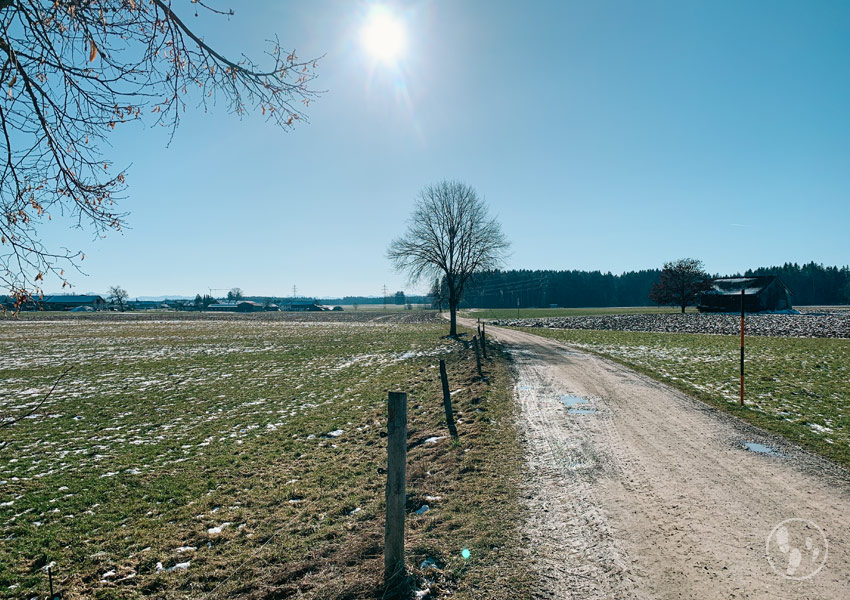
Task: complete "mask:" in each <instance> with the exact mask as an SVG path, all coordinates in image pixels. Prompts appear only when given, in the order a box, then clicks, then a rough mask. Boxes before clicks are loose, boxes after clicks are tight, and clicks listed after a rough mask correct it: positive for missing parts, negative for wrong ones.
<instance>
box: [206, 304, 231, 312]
mask: <svg viewBox="0 0 850 600" xmlns="http://www.w3.org/2000/svg"><path fill="white" fill-rule="evenodd" d="M207 310H211V311H213V312H236V302H217V303H215V304H210V305H209V306H208V307H207Z"/></svg>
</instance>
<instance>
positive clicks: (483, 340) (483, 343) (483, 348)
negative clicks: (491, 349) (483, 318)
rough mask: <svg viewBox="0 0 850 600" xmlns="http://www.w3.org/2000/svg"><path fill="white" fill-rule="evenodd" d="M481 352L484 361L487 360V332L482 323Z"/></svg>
mask: <svg viewBox="0 0 850 600" xmlns="http://www.w3.org/2000/svg"><path fill="white" fill-rule="evenodd" d="M481 351H482V352H483V353H484V360H487V332H486V325H485V324H484V323H481Z"/></svg>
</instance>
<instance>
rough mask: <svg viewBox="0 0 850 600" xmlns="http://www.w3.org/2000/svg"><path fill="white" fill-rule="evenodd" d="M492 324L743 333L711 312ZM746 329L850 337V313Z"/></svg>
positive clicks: (761, 320)
mask: <svg viewBox="0 0 850 600" xmlns="http://www.w3.org/2000/svg"><path fill="white" fill-rule="evenodd" d="M490 323H491V324H493V325H504V326H510V327H548V328H551V329H596V330H608V331H657V332H667V333H710V334H719V335H736V334H738V333H740V326H741V317H740V315H732V314H710V313H706V314H700V313H686V314H646V315H600V316H589V317H547V318H540V319H500V320H493V321H490ZM746 330H747V333H748V334H749V335H766V336H787V337H817V338H850V310H836V311H828V312H819V313H815V312H808V313H802V314H799V315H784V314H750V315H747V322H746Z"/></svg>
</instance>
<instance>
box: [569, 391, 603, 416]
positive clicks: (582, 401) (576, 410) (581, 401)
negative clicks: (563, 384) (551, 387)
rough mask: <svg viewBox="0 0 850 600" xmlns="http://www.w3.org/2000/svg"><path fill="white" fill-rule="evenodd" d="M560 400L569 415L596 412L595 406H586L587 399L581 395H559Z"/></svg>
mask: <svg viewBox="0 0 850 600" xmlns="http://www.w3.org/2000/svg"><path fill="white" fill-rule="evenodd" d="M561 402H563V403H564V405H566V407H567V412H568V413H570V414H571V415H593V414H596V409H595V408H590V407H589V406H588V402H589V400H588V399H587V398H582V397H581V396H572V395H570V394H563V395H561Z"/></svg>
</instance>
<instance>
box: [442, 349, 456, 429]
mask: <svg viewBox="0 0 850 600" xmlns="http://www.w3.org/2000/svg"><path fill="white" fill-rule="evenodd" d="M440 379H441V380H442V381H443V407H444V408H445V409H446V425H448V427H449V434H451V436H452V439H453V440H456V439H457V428H456V427H455V418H454V415H453V414H452V394H451V392H449V376H448V375H447V374H446V361H444V360H442V359H440Z"/></svg>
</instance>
